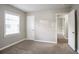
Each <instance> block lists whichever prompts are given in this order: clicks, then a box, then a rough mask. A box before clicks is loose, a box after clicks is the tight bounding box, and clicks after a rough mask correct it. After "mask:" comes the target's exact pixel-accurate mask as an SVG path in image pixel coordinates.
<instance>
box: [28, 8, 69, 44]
mask: <svg viewBox="0 0 79 59" xmlns="http://www.w3.org/2000/svg"><path fill="white" fill-rule="evenodd" d="M68 11H69V9H64V10H63V9H62V10H57V11H55V10H54V11H53V10H45V11H38V12H30V13H27V16H31V15H33V16H35V40H41V41H47V42H55V43H57V21H56V13H60V12H61V13H67V12H68ZM47 23H48V24H47Z"/></svg>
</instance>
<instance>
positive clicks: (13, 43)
mask: <svg viewBox="0 0 79 59" xmlns="http://www.w3.org/2000/svg"><path fill="white" fill-rule="evenodd" d="M24 40H25V39H22V40H19V41H17V42H14V43H12V44H9V45H7V46H5V47H2V48H0V51H1V50H4V49H6V48H8V47H11V46H13V45H15V44H18V43H20V42H22V41H24Z"/></svg>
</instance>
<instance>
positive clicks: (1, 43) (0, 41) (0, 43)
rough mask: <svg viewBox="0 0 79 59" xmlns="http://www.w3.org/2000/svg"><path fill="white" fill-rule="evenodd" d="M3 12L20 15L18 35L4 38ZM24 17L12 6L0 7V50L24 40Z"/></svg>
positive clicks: (22, 13)
mask: <svg viewBox="0 0 79 59" xmlns="http://www.w3.org/2000/svg"><path fill="white" fill-rule="evenodd" d="M5 11H11V12H14V13H16V14H19V15H20V34H14V35H9V36H5V37H4V20H5ZM25 17H26V16H25V14H24V12H23V11H21V10H19V9H17V8H15V7H13V6H10V5H4V4H3V5H0V48H2V47H5V46H7V45H9V44H11V43H14V42H17V41H19V40H21V39H24V38H25V31H26V30H25V21H26V20H25Z"/></svg>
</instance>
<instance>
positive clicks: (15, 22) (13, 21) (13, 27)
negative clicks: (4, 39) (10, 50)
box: [5, 13, 20, 35]
mask: <svg viewBox="0 0 79 59" xmlns="http://www.w3.org/2000/svg"><path fill="white" fill-rule="evenodd" d="M19 23H20V17H19V16H17V15H13V14H9V13H5V35H9V34H16V33H19V32H20V30H19V27H20V24H19Z"/></svg>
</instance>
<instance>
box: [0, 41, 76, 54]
mask: <svg viewBox="0 0 79 59" xmlns="http://www.w3.org/2000/svg"><path fill="white" fill-rule="evenodd" d="M0 53H1V54H76V52H75V51H73V50H72V49H71V48H70V47H69V46H68V44H67V43H58V44H52V43H43V42H37V41H32V40H25V41H23V42H21V43H19V44H16V45H14V46H12V47H9V48H7V49H4V50H2V51H0Z"/></svg>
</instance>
